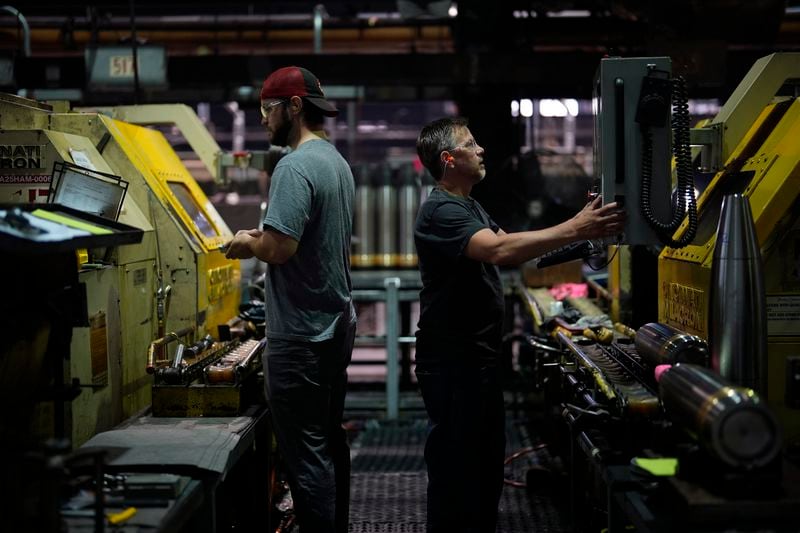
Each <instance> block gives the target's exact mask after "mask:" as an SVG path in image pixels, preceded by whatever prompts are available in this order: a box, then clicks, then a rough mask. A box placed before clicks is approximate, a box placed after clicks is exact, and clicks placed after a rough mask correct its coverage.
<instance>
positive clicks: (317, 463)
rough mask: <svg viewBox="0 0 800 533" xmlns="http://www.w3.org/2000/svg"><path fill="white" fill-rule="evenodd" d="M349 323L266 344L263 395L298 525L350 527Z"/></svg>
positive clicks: (310, 530) (312, 530)
mask: <svg viewBox="0 0 800 533" xmlns="http://www.w3.org/2000/svg"><path fill="white" fill-rule="evenodd" d="M355 329H356V325H355V322H348V323H347V324H344V325H343V327H340V328H338V329H337V332H336V334H335V335H334V337H333V338H332V339H330V340H327V341H321V342H301V341H286V340H279V339H272V340H270V341H269V342H268V344H267V350H266V352H265V356H264V369H265V380H264V381H265V386H266V392H267V400H268V403H269V407H270V412H271V414H272V421H273V428H274V432H275V438H276V441H277V443H278V452H279V453H280V455H281V457H282V458H283V461H284V464H285V466H286V471H287V475H288V480H289V486H290V487H291V490H292V498H293V500H294V508H295V516H296V518H297V522H298V525H299V526H300V531H301V532H302V533H317V532H326V533H327V532H337V533H345V532H346V531H347V530H348V526H349V518H350V517H349V514H350V446H349V444H348V443H347V434H346V432H345V430H344V428H343V427H342V413H343V411H344V397H345V389H346V388H347V365H348V364H349V363H350V357H351V355H352V352H353V341H354V339H355Z"/></svg>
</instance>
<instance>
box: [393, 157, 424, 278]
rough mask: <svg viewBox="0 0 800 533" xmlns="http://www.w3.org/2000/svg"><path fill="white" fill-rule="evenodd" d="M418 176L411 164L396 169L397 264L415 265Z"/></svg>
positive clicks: (406, 266)
mask: <svg viewBox="0 0 800 533" xmlns="http://www.w3.org/2000/svg"><path fill="white" fill-rule="evenodd" d="M418 179H419V176H418V174H417V172H416V171H415V170H414V167H413V166H411V165H403V166H401V167H400V168H399V169H398V170H397V186H398V191H397V214H398V217H399V219H398V221H397V231H398V239H397V266H399V267H403V268H409V267H415V266H417V249H416V247H415V246H414V223H415V222H416V219H417V210H418V209H419V187H418Z"/></svg>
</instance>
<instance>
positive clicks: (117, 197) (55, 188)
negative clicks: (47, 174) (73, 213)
mask: <svg viewBox="0 0 800 533" xmlns="http://www.w3.org/2000/svg"><path fill="white" fill-rule="evenodd" d="M127 187H128V183H127V182H126V181H123V180H122V179H121V178H119V177H118V176H114V175H111V174H104V173H102V172H97V171H95V170H90V169H87V168H82V167H78V166H75V165H70V164H69V163H56V164H55V165H54V170H53V180H52V182H51V184H50V193H49V194H48V197H47V201H48V203H55V204H61V205H64V206H67V207H71V208H73V209H77V210H78V211H83V212H84V213H89V214H92V215H97V216H100V217H103V218H108V219H111V220H117V218H118V217H119V212H120V209H121V208H122V202H123V200H124V199H125V192H126V191H127Z"/></svg>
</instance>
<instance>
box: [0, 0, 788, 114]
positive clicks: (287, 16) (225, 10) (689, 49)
mask: <svg viewBox="0 0 800 533" xmlns="http://www.w3.org/2000/svg"><path fill="white" fill-rule="evenodd" d="M17 8H18V9H19V10H20V13H19V15H20V16H15V13H14V11H13V9H14V8H10V9H9V8H8V7H7V6H4V8H2V9H0V60H3V61H0V85H3V87H1V88H0V89H2V90H5V91H19V90H29V91H30V90H35V89H63V88H75V89H76V90H79V91H80V93H81V95H82V96H81V99H82V100H84V101H85V102H86V103H95V102H96V103H100V102H103V101H113V100H118V99H120V98H121V97H123V96H124V91H119V90H117V91H116V92H114V91H112V92H108V91H104V90H102V89H98V88H96V87H92V85H91V80H89V79H88V78H89V76H88V75H87V58H89V57H90V55H89V54H88V53H87V50H93V49H96V48H102V47H109V46H112V47H131V43H133V42H135V43H136V44H137V47H147V46H155V47H157V48H159V49H162V50H163V54H164V60H165V62H166V67H165V70H166V81H165V83H162V84H161V85H160V86H158V87H156V88H147V87H144V88H141V87H140V91H138V93H137V97H139V98H141V99H142V100H144V101H175V100H180V101H186V102H191V101H201V100H226V99H245V100H246V99H248V98H250V99H252V98H255V96H254V94H247V93H243V92H241V89H240V88H241V87H244V86H253V85H257V84H259V83H260V80H261V79H263V76H264V74H265V73H266V72H268V71H269V70H271V69H273V68H275V67H279V66H283V65H287V64H303V65H305V66H307V67H309V68H310V69H311V70H313V71H314V72H316V73H317V74H318V75H319V76H320V78H322V79H323V80H324V81H325V82H326V84H329V85H331V84H334V85H351V86H360V87H365V88H366V91H367V94H368V95H370V96H371V97H373V98H384V99H397V98H415V99H419V98H428V97H435V96H436V95H439V96H443V97H448V96H452V94H453V92H454V91H455V92H458V91H461V90H475V91H484V90H486V89H487V88H489V89H491V88H492V87H499V86H502V87H503V92H504V93H506V94H508V93H509V91H510V92H512V93H513V92H514V91H518V92H520V93H524V94H527V95H531V96H560V97H566V96H574V97H586V96H588V95H589V94H590V93H591V79H592V77H593V75H594V71H595V69H596V66H597V63H598V61H599V59H600V58H601V57H603V56H605V55H623V56H641V55H668V56H670V57H672V58H673V65H674V70H676V71H678V72H681V73H683V74H684V76H685V77H686V78H687V79H688V80H689V82H690V87H691V90H692V92H693V94H694V95H695V96H720V97H725V96H727V93H728V91H730V89H731V88H732V87H733V86H735V84H736V83H738V81H739V79H740V78H741V76H742V75H743V74H744V72H746V70H747V69H748V68H749V67H750V65H751V64H752V62H753V61H754V60H755V59H756V58H758V57H760V56H763V55H766V54H768V53H770V52H773V51H777V50H796V49H798V48H800V38H799V37H800V13H797V11H798V10H797V9H795V6H794V2H788V3H787V2H783V1H776V0H739V1H734V0H705V1H701V0H676V1H671V2H645V1H643V0H641V1H635V0H629V1H615V0H585V1H566V0H562V1H559V0H552V1H546V0H542V1H521V0H508V1H502V2H486V1H482V0H461V1H459V2H450V1H434V2H428V1H415V0H387V1H336V2H333V1H328V2H305V1H292V2H289V1H272V2H260V3H258V2H250V3H248V2H237V1H227V2H213V3H212V2H205V1H195V2H191V3H178V2H149V1H148V2H143V1H139V2H135V1H133V0H131V1H130V2H100V3H93V4H89V5H84V6H82V7H77V6H76V7H64V6H63V5H62V4H60V3H58V4H57V3H55V2H53V3H47V2H28V3H27V4H24V5H23V4H20V5H19V6H17ZM26 26H27V28H26ZM27 29H29V31H26V30H27ZM28 43H29V44H28ZM3 65H5V69H6V70H9V69H10V72H6V73H5V75H3V74H2V70H3V68H4V67H3ZM9 65H10V66H9Z"/></svg>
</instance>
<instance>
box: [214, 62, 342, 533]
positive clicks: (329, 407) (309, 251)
mask: <svg viewBox="0 0 800 533" xmlns="http://www.w3.org/2000/svg"><path fill="white" fill-rule="evenodd" d="M261 114H262V117H263V118H262V120H261V123H262V124H263V125H264V126H265V127H266V128H267V131H268V132H269V135H270V141H271V142H272V144H275V145H279V146H289V147H290V148H291V152H289V153H288V154H287V155H285V156H284V157H283V158H282V159H281V160H280V161H279V162H278V164H277V165H276V166H275V170H274V171H273V173H272V178H271V181H270V188H269V199H270V201H269V205H268V207H267V213H266V215H265V216H264V220H263V221H262V227H261V229H252V230H243V231H239V232H238V233H237V234H236V236H235V237H234V238H233V240H232V241H231V242H230V243H229V245H228V247H227V251H226V254H225V255H226V257H229V258H237V259H246V258H250V257H254V256H255V257H257V258H258V259H260V260H262V261H264V262H266V263H267V264H268V267H267V279H266V287H265V293H266V297H265V308H266V319H267V320H266V335H267V341H268V343H267V350H266V353H265V354H264V369H265V372H264V377H265V380H264V381H265V386H266V392H267V399H268V401H269V406H270V413H271V415H272V420H273V430H274V432H275V437H276V441H277V443H278V451H279V452H280V454H281V456H282V458H283V460H284V463H285V465H286V470H287V472H288V477H289V485H290V487H291V489H292V498H293V500H294V506H295V515H296V517H297V521H298V524H299V525H300V531H313V532H334V531H335V532H341V533H344V532H346V531H347V530H348V526H349V508H350V448H349V445H348V443H347V435H346V433H345V431H344V429H343V428H342V414H343V411H344V397H345V389H346V387H347V365H348V364H349V363H350V357H351V355H352V351H353V341H354V339H355V325H356V322H355V318H356V317H355V309H354V307H353V303H352V295H351V287H352V282H351V279H350V236H351V232H352V225H353V202H354V199H355V185H354V180H353V174H352V173H351V171H350V165H348V163H347V161H345V159H344V158H343V157H342V156H341V154H339V152H338V151H337V150H336V147H335V146H333V145H332V144H331V143H329V142H328V141H327V140H325V139H324V138H323V137H321V136H324V133H323V132H322V131H321V129H322V122H323V119H324V117H326V116H336V115H337V114H338V111H337V110H336V107H335V106H334V105H333V104H332V103H330V102H329V101H328V100H327V99H326V98H325V94H324V93H323V92H322V88H321V87H320V83H319V80H318V79H317V78H316V76H314V75H313V74H312V73H311V72H309V71H308V70H306V69H304V68H301V67H285V68H281V69H278V70H276V71H275V72H273V73H272V74H270V75H269V77H267V79H266V80H264V85H263V87H262V89H261Z"/></svg>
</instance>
